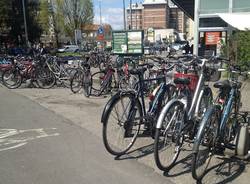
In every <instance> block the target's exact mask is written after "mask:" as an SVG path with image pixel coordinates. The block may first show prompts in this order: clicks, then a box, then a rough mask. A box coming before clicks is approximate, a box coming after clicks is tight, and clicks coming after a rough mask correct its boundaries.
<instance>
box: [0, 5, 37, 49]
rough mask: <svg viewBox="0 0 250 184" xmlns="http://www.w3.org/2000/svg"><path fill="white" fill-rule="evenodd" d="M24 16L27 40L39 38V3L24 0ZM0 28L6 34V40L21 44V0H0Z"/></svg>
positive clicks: (22, 23) (22, 20) (22, 33)
mask: <svg viewBox="0 0 250 184" xmlns="http://www.w3.org/2000/svg"><path fill="white" fill-rule="evenodd" d="M25 7H26V18H27V27H28V35H29V41H31V42H33V41H36V40H37V39H39V37H40V35H41V28H40V26H39V24H38V19H37V18H38V10H39V3H38V2H37V1H28V0H25ZM0 30H1V32H4V33H5V34H7V35H8V40H9V41H12V42H14V43H16V44H23V43H24V42H25V39H24V38H23V35H24V19H23V7H22V0H1V1H0Z"/></svg>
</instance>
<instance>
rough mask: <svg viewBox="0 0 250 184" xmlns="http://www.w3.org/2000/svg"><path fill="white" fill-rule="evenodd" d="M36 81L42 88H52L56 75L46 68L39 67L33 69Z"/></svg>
mask: <svg viewBox="0 0 250 184" xmlns="http://www.w3.org/2000/svg"><path fill="white" fill-rule="evenodd" d="M35 75H36V83H37V85H38V86H39V87H40V88H42V89H49V88H52V87H53V86H54V85H55V83H56V77H55V75H54V74H53V72H51V71H50V70H49V69H48V68H40V69H37V70H36V71H35Z"/></svg>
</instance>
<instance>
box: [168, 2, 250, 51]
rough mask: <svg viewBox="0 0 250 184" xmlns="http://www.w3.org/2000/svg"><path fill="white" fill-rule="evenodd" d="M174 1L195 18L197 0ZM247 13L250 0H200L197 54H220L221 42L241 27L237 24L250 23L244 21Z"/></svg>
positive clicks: (196, 37)
mask: <svg viewBox="0 0 250 184" xmlns="http://www.w3.org/2000/svg"><path fill="white" fill-rule="evenodd" d="M172 1H173V2H174V3H175V4H176V5H177V6H178V7H179V8H180V9H182V10H183V11H184V12H185V13H186V14H187V15H188V16H189V17H190V18H192V19H194V10H195V6H194V4H195V0H172ZM247 14H250V1H249V0H220V1H218V0H209V1H208V0H199V7H198V20H199V21H197V22H199V25H197V27H198V28H197V31H195V32H194V34H195V40H194V46H195V47H194V51H195V54H199V55H204V54H205V53H207V51H213V53H214V54H220V53H219V52H220V49H219V48H220V46H221V42H226V40H227V37H228V36H229V35H230V34H231V32H232V31H233V30H234V29H241V28H239V27H238V26H237V25H238V24H239V23H240V22H241V23H242V24H243V25H247V24H248V25H249V20H248V21H245V22H244V21H243V17H245V16H246V15H247ZM235 15H237V17H238V18H237V19H235ZM240 16H242V19H241V18H240ZM249 17H250V15H249Z"/></svg>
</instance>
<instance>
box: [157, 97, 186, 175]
mask: <svg viewBox="0 0 250 184" xmlns="http://www.w3.org/2000/svg"><path fill="white" fill-rule="evenodd" d="M170 103H172V102H170ZM176 110H178V112H176ZM164 112H165V113H164V114H163V117H164V118H163V119H162V120H163V121H165V120H166V118H168V120H167V121H166V122H165V123H164V122H162V123H161V124H162V127H161V128H156V132H155V141H154V159H155V163H156V165H157V167H158V168H159V169H160V170H162V171H169V170H170V169H171V168H172V167H173V166H174V164H175V162H176V160H177V158H178V156H179V153H180V151H181V147H182V144H183V135H182V132H181V131H182V126H181V125H180V124H178V122H181V121H185V118H186V112H185V107H184V104H183V103H181V102H180V101H175V102H173V103H172V104H170V105H169V107H168V108H167V109H166V110H165V111H164ZM161 115H162V114H161ZM174 115H177V116H176V118H175V120H176V121H175V122H173V123H172V121H171V120H174ZM170 117H171V118H170ZM179 118H181V119H179ZM178 119H179V120H178ZM169 120H170V121H169ZM171 133H172V135H171ZM169 136H171V137H169ZM168 138H169V140H167V139H168ZM162 139H163V140H162ZM167 141H169V145H165V144H166V143H167ZM163 143H164V145H163ZM172 143H173V149H172V150H170V147H168V148H167V149H166V147H167V146H172V145H171V144H172ZM163 146H164V147H163ZM164 149H165V150H164ZM163 151H167V153H166V152H163ZM171 152H173V153H172V154H173V155H171V156H170V154H171ZM168 158H169V160H167V159H168Z"/></svg>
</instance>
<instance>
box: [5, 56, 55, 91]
mask: <svg viewBox="0 0 250 184" xmlns="http://www.w3.org/2000/svg"><path fill="white" fill-rule="evenodd" d="M44 74H46V81H47V82H46V85H45V83H44V79H45V78H44V76H45V75H44ZM48 76H51V78H48ZM28 79H30V80H31V84H33V85H34V83H36V84H37V85H38V87H40V88H44V89H45V88H46V89H48V88H51V87H52V86H53V85H54V84H55V78H54V77H53V75H51V72H50V71H48V70H46V69H45V68H44V67H43V66H42V64H41V62H40V61H38V62H37V61H32V62H28V63H25V64H22V63H21V62H20V61H19V62H18V61H17V60H16V59H15V58H13V59H12V65H11V66H10V68H8V69H6V70H5V71H4V72H3V73H2V81H3V84H4V86H6V87H7V88H9V89H15V88H18V87H20V86H21V84H22V82H23V81H27V80H28Z"/></svg>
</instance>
